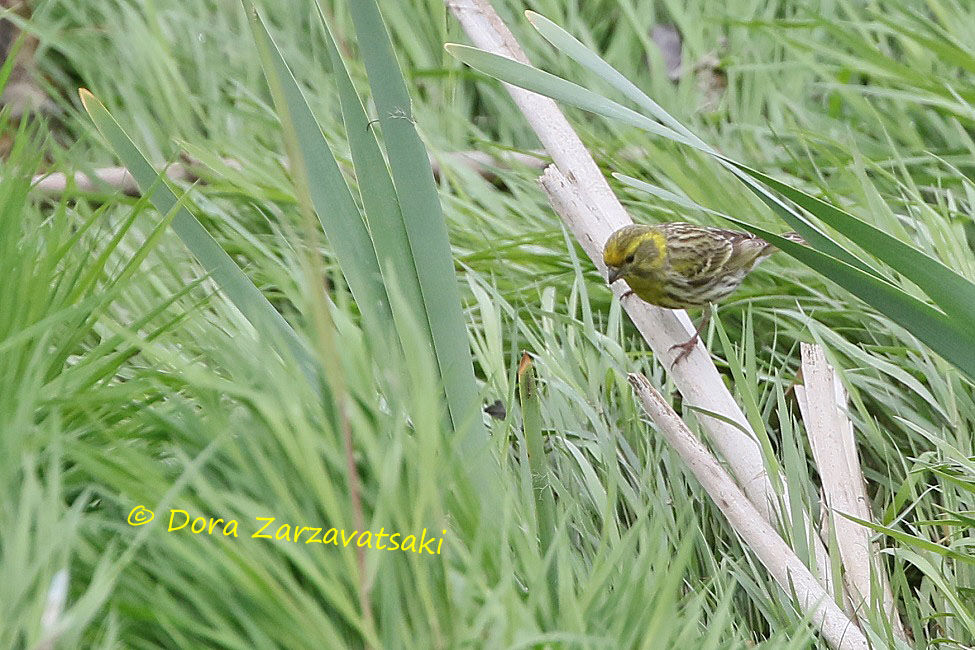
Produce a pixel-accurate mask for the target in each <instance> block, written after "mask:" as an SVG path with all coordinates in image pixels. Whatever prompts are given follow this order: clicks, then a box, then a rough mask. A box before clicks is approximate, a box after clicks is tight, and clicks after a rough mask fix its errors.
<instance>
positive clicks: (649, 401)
mask: <svg viewBox="0 0 975 650" xmlns="http://www.w3.org/2000/svg"><path fill="white" fill-rule="evenodd" d="M629 380H630V383H631V384H632V385H633V389H634V390H635V391H636V394H637V397H639V399H640V402H641V404H643V408H644V410H646V412H647V414H649V415H650V417H651V418H652V419H653V421H654V423H655V424H656V425H657V429H658V430H659V431H660V434H661V435H662V436H663V437H664V439H666V440H667V443H668V444H669V445H670V446H671V447H672V448H673V449H674V450H675V451H676V452H677V453H678V454H679V455H680V457H681V459H682V460H683V461H684V463H685V464H686V465H687V467H688V468H689V469H690V470H691V473H693V474H694V477H695V478H696V479H697V480H698V482H699V483H700V484H701V486H702V487H703V488H704V489H705V490H706V491H707V493H708V495H709V496H710V497H711V499H712V500H713V501H714V503H715V505H717V506H718V508H719V509H720V510H721V512H722V513H723V514H724V516H725V517H726V518H727V519H728V523H730V524H731V526H732V528H734V529H735V532H737V533H738V534H739V535H740V536H741V538H742V540H744V542H745V544H747V545H748V548H749V549H751V551H752V552H753V553H754V554H755V556H756V557H758V559H759V561H761V563H762V564H763V565H764V566H765V568H766V569H768V572H769V573H770V574H771V575H772V577H773V578H774V579H775V581H776V582H777V583H778V585H779V586H780V587H781V588H782V590H783V591H785V592H786V593H791V594H794V596H795V599H796V600H797V601H798V604H799V607H800V608H801V609H802V611H803V612H804V613H805V614H806V615H807V616H808V617H809V619H810V621H811V622H812V623H813V625H815V626H816V627H817V628H818V629H819V632H820V634H822V636H823V638H824V639H825V640H826V642H827V643H829V645H830V647H831V648H834V650H854V649H856V650H866V649H867V648H869V647H870V646H869V644H868V643H867V638H866V637H865V636H864V635H863V632H861V631H860V629H859V628H857V626H856V625H855V624H854V623H853V622H852V621H851V620H850V619H849V618H847V616H846V614H844V613H843V610H841V609H840V608H839V606H838V605H837V604H836V603H835V602H833V599H832V598H831V597H830V595H829V594H828V593H826V590H825V589H823V587H822V585H820V584H819V582H817V580H816V578H815V577H814V576H813V575H812V573H810V572H809V569H807V568H806V565H804V564H803V563H802V561H801V560H800V559H799V557H798V556H797V555H796V554H795V553H794V552H793V551H792V549H791V548H789V545H788V544H786V543H785V541H783V539H782V538H781V537H779V534H778V533H777V532H776V531H775V529H774V528H772V526H771V525H769V523H768V522H767V521H765V519H764V518H763V517H762V516H761V514H759V512H758V510H756V509H755V506H754V505H752V503H751V502H750V501H749V500H748V498H747V497H745V495H744V494H743V493H742V491H741V489H740V488H739V487H738V486H737V485H736V484H735V482H734V480H732V478H731V476H729V475H728V473H727V472H726V471H725V470H724V468H722V467H721V465H720V464H719V463H718V461H717V460H715V458H714V456H712V455H711V454H710V453H709V452H708V450H707V449H705V448H704V445H702V444H701V443H700V441H698V439H697V438H695V437H694V434H693V433H691V431H690V429H688V428H687V425H686V424H684V421H683V420H681V419H680V416H679V415H677V413H676V412H675V411H674V409H672V408H671V407H670V405H669V404H668V403H667V400H665V399H664V397H663V395H661V394H660V393H659V392H658V391H657V390H656V389H655V388H654V387H653V386H652V385H651V384H650V381H649V380H648V379H647V378H646V377H644V376H643V375H640V374H636V373H632V374H630V375H629Z"/></svg>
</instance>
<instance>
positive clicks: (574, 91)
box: [444, 43, 710, 153]
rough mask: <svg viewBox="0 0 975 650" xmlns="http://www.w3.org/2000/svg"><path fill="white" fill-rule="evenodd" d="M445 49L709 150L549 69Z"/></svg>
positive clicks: (487, 69) (507, 77)
mask: <svg viewBox="0 0 975 650" xmlns="http://www.w3.org/2000/svg"><path fill="white" fill-rule="evenodd" d="M444 49H446V50H447V52H449V53H450V54H451V55H453V56H454V57H456V58H457V59H458V60H460V61H462V62H463V63H466V64H467V65H469V66H470V67H472V68H474V69H475V70H480V71H481V72H483V73H484V74H487V75H490V76H492V77H494V78H496V79H499V80H501V81H504V82H505V83H510V84H512V85H514V86H518V87H519V88H524V89H525V90H530V91H532V92H535V93H538V94H539V95H545V96H546V97H550V98H552V99H554V100H556V101H560V102H564V103H566V104H570V105H572V106H576V107H578V108H581V109H583V110H586V111H589V112H590V113H596V114H598V115H602V116H604V117H609V118H612V119H616V120H620V121H621V122H623V123H624V124H629V125H630V126H635V127H636V128H638V129H643V130H644V131H649V132H650V133H653V134H655V135H659V136H663V137H665V138H668V139H670V140H674V141H675V142H680V143H682V144H686V145H687V146H689V147H693V148H695V149H700V150H701V151H704V152H705V153H710V152H709V151H708V150H707V149H706V148H704V147H702V146H701V144H699V143H697V142H695V141H693V140H690V139H688V138H686V137H685V136H683V135H681V134H679V133H677V132H676V131H674V130H672V129H670V128H668V127H666V126H662V125H660V124H658V123H657V122H654V121H653V120H652V119H650V118H649V117H647V116H646V115H641V114H640V113H637V112H636V111H634V110H633V109H630V108H627V107H625V106H623V105H621V104H618V103H616V102H614V101H613V100H611V99H607V98H606V97H603V96H602V95H599V94H598V93H594V92H593V91H591V90H589V89H588V88H583V87H582V86H580V85H579V84H576V83H573V82H571V81H566V80H565V79H563V78H562V77H558V76H556V75H554V74H551V73H550V72H545V71H544V70H539V69H538V68H535V67H532V66H530V65H525V64H524V63H520V62H518V61H514V60H512V59H509V58H506V57H503V56H498V55H497V54H492V53H491V52H485V51H484V50H480V49H478V48H476V47H470V46H469V45H459V44H457V43H447V44H446V45H444Z"/></svg>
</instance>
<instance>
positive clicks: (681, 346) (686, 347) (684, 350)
mask: <svg viewBox="0 0 975 650" xmlns="http://www.w3.org/2000/svg"><path fill="white" fill-rule="evenodd" d="M698 338H699V337H698V335H697V334H695V335H694V336H692V337H691V338H690V339H688V340H687V341H684V342H683V343H678V344H676V345H672V346H670V351H671V352H672V351H674V350H680V353H679V354H678V355H677V356H676V357H675V358H674V362H673V363H672V364H670V369H671V370H673V369H674V367H676V366H677V364H679V363H680V362H681V361H683V360H684V359H686V358H687V355H689V354H690V353H691V350H693V349H694V346H696V345H697V339H698Z"/></svg>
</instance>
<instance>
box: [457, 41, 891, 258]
mask: <svg viewBox="0 0 975 650" xmlns="http://www.w3.org/2000/svg"><path fill="white" fill-rule="evenodd" d="M570 38H571V37H570ZM580 45H581V44H580ZM444 47H445V48H446V49H447V51H448V52H450V53H451V54H453V55H454V56H455V57H457V58H458V59H460V60H461V61H463V62H464V63H466V64H467V65H469V66H471V67H473V68H476V69H478V70H480V71H481V72H484V73H485V74H488V75H490V76H492V77H495V78H497V79H499V80H501V81H504V82H506V83H510V84H512V85H515V86H518V87H519V88H524V89H525V90H530V91H532V92H536V93H539V94H540V95H545V96H546V97H550V98H552V99H554V100H557V101H560V102H563V103H565V104H569V105H572V106H576V107H578V108H581V109H583V110H586V111H589V112H591V113H596V114H597V115H602V116H603V117H608V118H610V119H616V120H620V121H621V122H623V123H624V124H629V125H630V126H634V127H636V128H638V129H643V130H645V131H648V132H650V133H653V134H656V135H659V136H662V137H665V138H668V139H670V140H673V141H674V142H678V143H680V144H684V145H687V146H689V147H692V148H694V149H697V150H699V151H703V152H704V153H706V154H709V155H711V156H714V157H716V158H717V159H718V161H719V162H721V163H722V164H723V165H725V166H726V167H727V166H728V162H730V161H728V160H727V159H726V158H724V156H721V155H720V154H719V153H718V152H716V151H715V150H713V149H711V147H709V146H708V145H707V144H705V143H704V142H703V141H701V140H700V139H699V138H697V137H696V136H693V137H687V136H685V135H683V134H681V133H678V132H676V131H674V130H673V129H670V128H668V127H665V126H661V125H660V124H658V123H657V122H655V121H654V120H652V119H651V118H649V117H647V116H645V115H641V114H640V113H637V112H636V111H634V110H632V109H629V108H627V107H625V106H622V105H621V104H618V103H617V102H614V101H613V100H611V99H608V98H606V97H603V96H602V95H599V94H597V93H594V92H593V91H591V90H588V89H587V88H583V87H582V86H580V85H578V84H575V83H572V82H571V81H567V80H565V79H562V78H561V77H557V76H555V75H553V74H551V73H548V72H545V71H543V70H539V69H538V68H534V67H532V66H530V65H525V64H523V63H519V62H518V61H513V60H511V59H508V58H505V57H503V56H498V55H496V54H492V53H490V52H485V51H484V50H479V49H477V48H473V47H469V46H466V45H457V44H454V43H448V44H447V45H445V46H444ZM593 56H595V55H593ZM607 65H608V64H607ZM601 69H602V68H600V70H601ZM617 74H618V73H617ZM620 76H622V75H620ZM627 83H629V82H627ZM646 101H648V102H650V103H651V104H653V102H652V100H650V99H649V98H646ZM653 106H655V107H656V109H655V110H660V111H663V109H661V108H659V107H658V106H656V104H653ZM670 120H672V121H674V122H676V120H674V118H672V117H670ZM729 169H730V170H731V171H732V173H734V174H735V175H736V176H738V177H739V178H740V179H741V180H742V181H743V182H744V183H745V185H746V187H748V189H750V190H751V191H752V192H754V193H755V195H756V196H758V198H759V199H761V200H762V201H763V202H764V203H765V204H766V205H768V206H769V207H770V208H771V209H772V210H773V211H775V212H776V213H777V214H778V215H779V216H781V217H782V218H783V219H784V220H785V221H786V222H787V223H788V224H789V225H790V226H792V227H793V228H794V229H795V230H796V231H797V232H798V233H799V234H801V235H802V236H803V237H804V238H805V239H806V241H808V242H809V243H810V244H811V245H813V246H815V247H816V248H818V249H820V250H823V251H825V252H828V253H830V254H832V255H834V256H836V257H838V258H840V259H842V260H844V261H846V262H847V263H849V264H851V265H853V266H856V267H858V268H860V269H862V270H863V271H865V272H867V273H871V274H873V275H876V276H878V277H880V273H879V272H878V271H877V270H875V269H873V268H871V267H870V265H868V264H867V263H866V262H864V261H863V260H860V259H859V258H857V257H856V256H855V255H853V253H851V252H850V251H848V250H846V249H845V248H843V247H842V246H840V245H839V244H838V243H836V242H835V241H833V240H832V239H830V238H829V237H827V236H826V235H825V234H823V233H822V232H821V231H820V230H819V229H818V228H816V227H815V226H814V225H813V224H811V223H809V221H807V220H806V219H805V218H803V217H802V216H801V215H799V214H798V213H796V212H794V211H792V210H790V209H789V207H788V206H786V205H785V204H784V203H783V202H782V201H781V200H780V199H779V198H778V197H776V196H775V195H773V194H772V193H770V192H769V191H767V190H766V189H765V188H763V187H762V186H761V185H760V184H758V183H756V182H755V181H753V180H752V179H750V178H749V177H748V176H747V175H744V174H741V173H740V172H738V170H737V169H736V168H735V167H734V166H731V167H729Z"/></svg>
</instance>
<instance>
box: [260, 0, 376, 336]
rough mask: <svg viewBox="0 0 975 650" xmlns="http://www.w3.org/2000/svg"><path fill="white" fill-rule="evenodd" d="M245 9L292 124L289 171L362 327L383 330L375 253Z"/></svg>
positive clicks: (306, 115) (299, 100)
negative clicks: (302, 187)
mask: <svg viewBox="0 0 975 650" xmlns="http://www.w3.org/2000/svg"><path fill="white" fill-rule="evenodd" d="M245 8H246V9H247V10H248V12H247V13H248V15H249V16H250V22H251V27H252V31H253V33H254V40H255V42H256V43H257V51H258V53H259V55H260V57H261V62H262V65H263V66H264V74H265V76H266V77H267V81H268V85H269V86H271V89H272V95H273V96H274V99H275V104H276V108H277V111H278V115H279V116H280V117H281V121H282V123H283V125H284V127H285V129H286V130H287V129H289V128H292V129H293V132H294V135H295V141H296V144H297V149H298V151H297V153H298V157H299V160H292V161H291V171H292V174H293V175H294V176H295V177H296V178H298V177H299V176H300V175H304V176H305V178H306V179H307V184H306V186H307V191H308V195H309V197H310V198H311V201H312V205H313V206H314V209H315V213H316V214H317V215H318V220H319V222H320V223H321V225H322V229H323V230H324V231H325V235H326V237H328V241H329V243H330V244H331V245H332V250H333V251H334V253H335V257H336V259H337V260H338V263H339V267H340V268H341V269H342V274H343V275H344V276H345V280H346V282H347V283H348V285H349V289H350V290H351V292H352V297H353V298H355V301H356V304H357V305H358V306H359V310H360V311H361V312H362V315H363V318H364V319H365V321H366V323H367V325H368V326H369V327H373V328H376V331H384V330H388V329H389V328H390V327H391V326H392V312H390V309H389V298H388V296H387V295H386V289H385V287H384V286H383V283H382V277H381V274H380V271H379V261H378V260H377V258H376V251H375V250H374V249H373V245H372V240H371V239H370V237H369V231H368V230H367V229H366V224H365V223H364V222H363V220H362V215H361V213H360V212H359V208H358V206H356V204H355V200H354V199H353V198H352V192H351V191H350V190H349V186H348V184H347V183H346V182H345V178H344V177H343V176H342V171H341V170H340V169H339V166H338V163H337V162H336V160H335V156H334V155H333V154H332V150H331V148H330V147H329V146H328V143H327V142H326V141H325V136H324V135H323V134H322V130H321V128H320V127H319V126H318V122H317V120H316V119H315V116H314V114H313V113H312V111H311V108H310V107H309V106H308V102H307V101H306V100H305V96H304V94H303V93H302V91H301V88H299V87H298V82H297V81H296V80H295V78H294V75H292V74H291V70H290V69H289V68H288V65H287V63H285V61H284V58H283V57H282V56H281V51H280V50H279V49H278V47H277V45H276V44H275V43H274V40H273V39H272V38H271V35H270V33H268V31H267V26H266V25H265V24H264V21H263V20H262V19H261V17H260V15H258V13H257V11H255V9H254V7H253V6H250V3H249V2H246V0H245Z"/></svg>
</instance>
